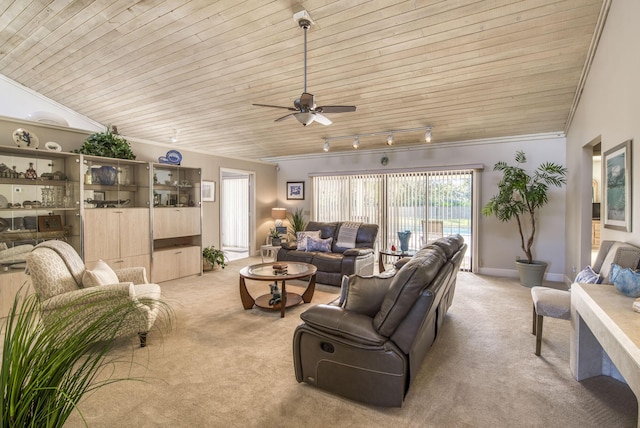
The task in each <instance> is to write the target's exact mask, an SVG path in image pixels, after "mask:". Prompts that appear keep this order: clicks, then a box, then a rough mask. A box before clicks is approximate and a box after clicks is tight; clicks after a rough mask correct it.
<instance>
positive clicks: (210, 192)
mask: <svg viewBox="0 0 640 428" xmlns="http://www.w3.org/2000/svg"><path fill="white" fill-rule="evenodd" d="M202 200H203V201H204V202H215V201H216V182H215V181H203V182H202Z"/></svg>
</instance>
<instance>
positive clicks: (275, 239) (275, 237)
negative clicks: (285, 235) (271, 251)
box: [269, 229, 282, 246]
mask: <svg viewBox="0 0 640 428" xmlns="http://www.w3.org/2000/svg"><path fill="white" fill-rule="evenodd" d="M269 236H270V237H271V245H275V246H278V245H282V239H281V238H280V234H279V233H278V231H277V230H276V229H269Z"/></svg>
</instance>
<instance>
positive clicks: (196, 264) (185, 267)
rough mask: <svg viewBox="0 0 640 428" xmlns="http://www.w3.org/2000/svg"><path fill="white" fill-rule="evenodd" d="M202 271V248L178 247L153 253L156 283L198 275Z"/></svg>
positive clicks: (153, 276) (153, 275) (154, 279)
mask: <svg viewBox="0 0 640 428" xmlns="http://www.w3.org/2000/svg"><path fill="white" fill-rule="evenodd" d="M201 269H202V250H201V249H200V246H176V247H168V248H162V249H159V250H156V251H154V252H153V274H152V278H153V281H154V282H163V281H169V280H171V279H176V278H182V277H184V276H189V275H198V274H200V273H201Z"/></svg>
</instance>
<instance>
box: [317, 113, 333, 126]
mask: <svg viewBox="0 0 640 428" xmlns="http://www.w3.org/2000/svg"><path fill="white" fill-rule="evenodd" d="M313 116H314V118H315V121H316V122H318V123H319V124H321V125H331V124H332V123H333V122H331V120H330V119H329V118H328V117H327V116H323V115H322V114H320V113H318V112H317V111H316V112H314V113H313Z"/></svg>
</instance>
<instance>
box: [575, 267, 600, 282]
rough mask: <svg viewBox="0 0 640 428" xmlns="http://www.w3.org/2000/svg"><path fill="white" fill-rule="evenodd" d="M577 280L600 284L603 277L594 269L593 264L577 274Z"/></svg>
mask: <svg viewBox="0 0 640 428" xmlns="http://www.w3.org/2000/svg"><path fill="white" fill-rule="evenodd" d="M575 282H582V283H583V284H600V283H601V282H602V278H600V275H598V274H597V273H595V272H594V271H593V269H592V268H591V266H587V267H585V268H584V269H582V270H581V271H580V272H579V273H578V275H576V279H575Z"/></svg>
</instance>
